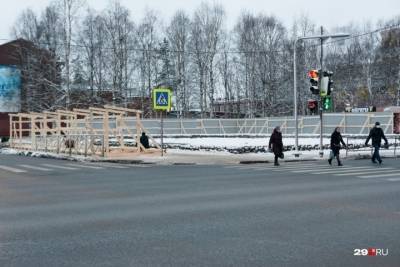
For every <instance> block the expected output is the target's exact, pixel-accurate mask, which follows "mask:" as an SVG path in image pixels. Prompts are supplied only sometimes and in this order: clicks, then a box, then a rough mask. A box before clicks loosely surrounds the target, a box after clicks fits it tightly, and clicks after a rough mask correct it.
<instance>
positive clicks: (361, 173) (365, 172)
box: [333, 168, 398, 176]
mask: <svg viewBox="0 0 400 267" xmlns="http://www.w3.org/2000/svg"><path fill="white" fill-rule="evenodd" d="M382 169H383V168H382ZM389 169H390V170H389ZM394 171H397V170H395V169H392V168H388V170H385V171H381V170H376V173H377V174H379V173H387V172H394ZM397 172H398V171H397ZM371 173H374V171H373V170H370V171H361V172H348V173H339V174H333V175H335V176H353V175H363V174H371Z"/></svg>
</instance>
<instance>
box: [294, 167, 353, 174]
mask: <svg viewBox="0 0 400 267" xmlns="http://www.w3.org/2000/svg"><path fill="white" fill-rule="evenodd" d="M352 169H353V168H352V167H340V170H343V171H345V170H352ZM338 170H339V168H334V167H331V166H326V167H319V168H310V169H299V170H292V172H294V173H302V172H305V173H317V172H325V171H338Z"/></svg>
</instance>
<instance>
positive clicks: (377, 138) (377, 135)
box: [365, 121, 389, 164]
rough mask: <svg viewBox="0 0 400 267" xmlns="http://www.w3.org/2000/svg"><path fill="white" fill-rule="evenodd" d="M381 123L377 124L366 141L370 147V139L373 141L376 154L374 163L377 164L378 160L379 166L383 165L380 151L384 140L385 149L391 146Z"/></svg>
mask: <svg viewBox="0 0 400 267" xmlns="http://www.w3.org/2000/svg"><path fill="white" fill-rule="evenodd" d="M380 125H381V124H380V123H379V121H377V122H375V126H374V128H372V129H371V131H370V132H369V135H368V138H367V140H366V141H365V145H366V146H368V142H369V139H372V146H373V147H374V154H373V155H372V159H371V160H372V162H373V163H376V161H377V160H378V162H379V164H382V159H381V156H380V155H379V149H380V147H381V142H382V139H383V140H385V147H388V146H389V143H388V140H387V139H386V137H385V134H384V133H383V130H382V129H381V127H380Z"/></svg>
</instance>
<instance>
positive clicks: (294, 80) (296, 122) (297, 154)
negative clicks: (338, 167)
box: [293, 27, 350, 157]
mask: <svg viewBox="0 0 400 267" xmlns="http://www.w3.org/2000/svg"><path fill="white" fill-rule="evenodd" d="M349 36H350V34H347V33H340V34H332V35H323V29H322V27H321V35H316V36H304V37H299V38H297V39H296V41H295V42H294V49H293V93H294V120H295V124H296V127H295V128H296V132H295V136H296V138H295V156H296V157H298V156H299V123H298V116H297V84H296V82H297V81H296V47H297V42H298V41H300V40H309V39H319V40H321V59H320V65H321V73H323V50H322V45H323V43H324V41H326V40H327V39H330V38H332V39H334V38H346V37H349ZM320 118H321V127H320V128H321V131H320V154H321V153H323V152H322V111H321V112H320ZM321 155H323V154H321Z"/></svg>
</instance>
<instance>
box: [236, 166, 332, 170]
mask: <svg viewBox="0 0 400 267" xmlns="http://www.w3.org/2000/svg"><path fill="white" fill-rule="evenodd" d="M314 167H315V166H297V167H285V166H282V165H281V166H265V167H264V166H243V167H242V166H241V167H236V168H235V169H238V170H271V171H284V170H286V171H292V170H302V169H310V168H314ZM321 167H322V168H327V169H329V168H331V167H329V166H321Z"/></svg>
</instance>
